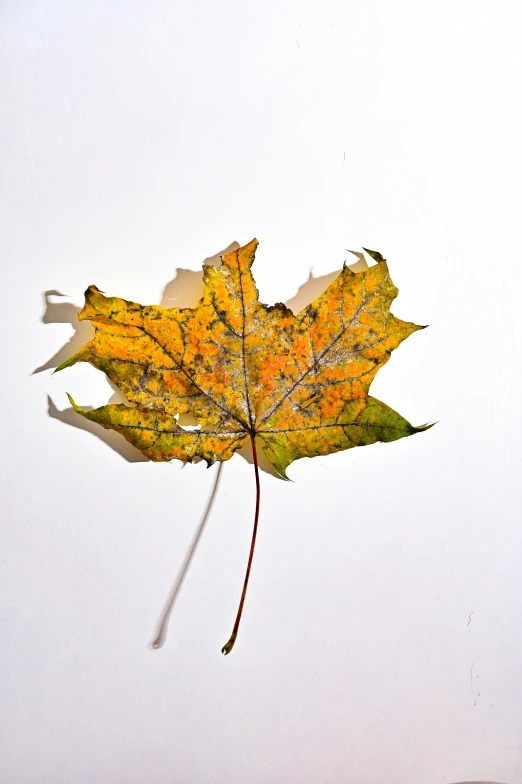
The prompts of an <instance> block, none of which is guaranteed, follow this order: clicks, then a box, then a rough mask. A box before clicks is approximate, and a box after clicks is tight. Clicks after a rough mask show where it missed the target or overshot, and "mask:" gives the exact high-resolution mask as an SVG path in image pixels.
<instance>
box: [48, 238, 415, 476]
mask: <svg viewBox="0 0 522 784" xmlns="http://www.w3.org/2000/svg"><path fill="white" fill-rule="evenodd" d="M257 244H258V243H257V240H252V242H250V243H249V244H248V245H245V247H243V248H240V249H239V250H237V251H234V252H233V253H229V254H228V255H226V256H224V257H223V259H222V264H221V267H220V268H219V269H215V268H214V267H205V268H204V295H203V298H202V299H201V300H200V302H199V303H198V305H197V307H196V308H183V309H181V308H170V309H166V308H162V307H159V306H157V305H148V306H142V305H138V304H137V303H135V302H127V301H126V300H123V299H119V298H118V297H106V296H104V294H102V292H101V291H99V290H98V289H97V288H96V286H90V287H89V288H88V289H87V291H86V294H85V306H84V308H83V310H82V311H81V313H80V316H79V318H80V319H88V320H90V321H91V322H92V324H93V325H94V327H95V329H96V332H95V336H94V338H93V339H92V340H91V341H90V342H89V343H87V344H86V345H85V346H84V347H83V348H82V349H80V351H78V352H77V353H76V354H75V355H74V356H72V357H71V358H70V359H69V360H67V361H66V362H64V363H63V364H62V365H60V366H59V367H58V368H57V370H62V369H63V368H65V367H69V366H71V365H74V364H75V363H76V362H90V363H91V364H92V365H94V366H95V367H97V368H99V369H100V370H102V371H103V372H104V373H106V375H107V376H108V377H109V379H110V380H111V381H112V382H113V383H114V384H116V385H117V386H118V387H119V388H120V389H121V391H122V392H123V393H124V394H125V395H126V397H127V399H128V401H129V402H130V403H131V404H133V406H132V407H131V406H127V405H107V406H102V407H101V408H97V409H95V410H93V411H82V409H80V408H79V407H78V406H76V404H75V403H74V401H73V400H72V398H71V403H72V405H73V406H74V408H75V410H76V411H77V412H78V413H80V414H82V415H83V416H85V417H87V418H88V419H91V420H93V421H95V422H98V423H99V424H101V425H103V427H105V428H112V429H113V430H116V431H118V432H120V433H122V434H123V435H124V436H125V438H126V439H127V440H128V441H130V442H131V443H132V444H133V445H134V446H135V447H137V448H138V449H140V450H141V451H142V452H143V454H145V455H146V456H147V457H149V458H150V459H151V460H155V461H159V460H172V459H174V458H176V459H179V460H183V461H189V462H190V461H192V460H193V459H194V458H196V457H198V458H202V459H204V460H206V462H207V464H208V465H211V464H212V463H214V462H215V461H216V460H228V459H229V458H230V457H231V456H232V455H233V453H234V452H235V451H236V450H237V449H239V448H240V447H241V446H242V445H243V443H244V442H245V440H246V439H252V438H256V437H257V438H258V439H259V440H260V444H261V446H262V448H263V451H264V452H265V455H266V457H267V458H268V460H269V461H270V462H271V464H272V465H273V466H274V468H275V470H276V471H277V472H278V474H279V475H280V476H281V477H283V478H287V477H286V468H287V467H288V466H289V465H290V463H292V462H293V461H294V460H297V459H299V458H302V457H314V456H316V455H326V454H329V453H331V452H338V451H340V450H343V449H349V448H351V447H353V446H362V445H366V444H372V443H375V442H376V441H394V440H396V439H398V438H402V437H404V436H408V435H412V434H413V433H417V432H419V431H421V430H424V429H426V426H422V427H413V426H412V425H410V424H409V422H407V421H406V420H405V419H404V418H403V417H401V416H400V415H399V414H397V413H396V412H395V411H393V410H392V409H391V408H389V407H388V406H386V405H384V404H383V403H381V402H379V401H378V400H376V399H375V398H372V397H369V395H368V390H369V387H370V384H371V382H372V380H373V378H374V376H375V374H376V373H377V371H378V370H379V368H380V367H382V365H384V364H385V362H387V361H388V359H389V357H390V354H391V352H392V351H393V349H395V348H397V346H398V345H399V344H400V343H401V342H402V341H403V340H404V339H405V338H407V337H408V336H409V335H411V334H412V332H415V331H416V330H418V329H423V327H419V326H416V325H415V324H411V323H409V322H406V321H401V320H400V319H398V318H396V317H395V316H393V315H392V314H391V313H390V305H391V303H392V301H393V300H394V299H395V297H396V296H397V293H398V291H397V289H396V288H395V286H394V285H393V283H392V281H391V279H390V276H389V273H388V267H387V264H386V261H385V260H384V259H383V258H382V256H381V255H380V254H379V253H376V252H374V251H368V252H369V253H370V255H371V256H372V257H373V258H374V259H375V260H376V261H377V264H376V265H374V266H372V267H370V268H369V269H367V270H366V271H364V272H358V273H354V272H352V271H351V270H350V269H349V268H348V267H346V266H345V267H344V268H343V270H342V271H341V273H340V274H339V276H338V277H337V278H336V279H335V280H334V281H333V282H332V283H331V284H330V285H329V286H328V288H327V289H326V291H325V292H324V293H323V294H322V295H321V296H320V297H319V298H318V299H316V300H315V301H314V302H312V304H311V305H309V306H308V307H307V308H305V309H304V310H303V311H302V312H301V313H299V314H297V315H294V313H292V311H291V310H289V309H288V308H287V307H285V306H284V305H282V304H277V305H274V306H273V307H268V306H266V305H263V304H261V303H260V302H259V299H258V292H257V289H256V285H255V282H254V279H253V277H252V273H251V267H252V263H253V261H254V256H255V251H256V247H257ZM181 414H191V415H192V416H193V417H194V418H195V419H196V421H197V422H198V426H199V428H198V429H192V430H188V429H185V428H183V427H181V426H180V425H179V424H178V419H179V415H181Z"/></svg>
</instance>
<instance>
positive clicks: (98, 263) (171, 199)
mask: <svg viewBox="0 0 522 784" xmlns="http://www.w3.org/2000/svg"><path fill="white" fill-rule="evenodd" d="M0 22H1V31H0V37H1V41H0V58H1V65H2V79H1V81H2V87H1V105H2V118H1V131H0V149H1V154H2V158H3V161H2V172H3V188H2V196H1V199H2V203H1V212H2V218H3V229H2V232H1V236H2V239H1V245H2V258H3V261H4V265H3V270H4V272H3V275H4V279H3V284H4V285H3V290H4V296H3V303H2V315H3V317H4V319H5V322H4V327H3V336H4V339H5V343H4V348H3V362H2V366H3V376H4V381H3V384H2V395H3V401H4V402H3V410H4V426H3V430H4V439H3V469H2V482H3V484H4V490H3V492H2V498H3V500H4V502H5V503H6V504H7V512H6V513H5V514H4V516H3V524H2V553H3V555H2V559H3V562H2V600H1V601H2V603H1V623H2V633H3V637H4V646H3V650H2V653H1V657H2V664H1V672H2V695H1V696H2V699H1V708H0V710H1V717H0V718H1V725H2V732H1V740H0V752H1V753H0V770H1V775H0V781H1V782H2V783H3V782H6V784H7V783H8V784H26V783H27V784H29V782H31V783H32V782H37V783H38V784H47V783H48V782H49V784H51V782H52V784H59V783H60V782H64V783H65V782H67V783H69V782H75V783H76V782H77V783H78V784H91V782H93V781H96V782H100V783H101V784H105V783H107V784H113V783H114V784H121V783H122V782H125V784H141V783H142V782H148V783H149V782H150V783H151V784H160V783H161V784H164V783H165V782H171V783H172V784H190V783H191V782H192V784H225V783H226V784H245V783H246V782H248V784H277V783H278V782H281V783H283V782H284V784H287V783H289V782H292V784H293V783H294V782H295V783H296V784H316V783H317V784H323V783H324V784H326V782H328V784H344V783H348V784H438V783H439V782H457V781H471V780H475V779H477V780H494V781H499V782H506V783H507V784H519V783H520V782H522V729H521V728H522V708H521V705H522V670H521V665H520V651H521V648H522V617H521V600H520V597H521V580H520V562H521V555H522V553H521V534H520V510H521V493H520V462H521V436H522V427H521V415H520V401H521V391H522V390H521V367H522V361H521V360H522V352H521V339H520V335H521V332H520V301H521V288H520V283H521V275H520V245H521V241H520V214H521V207H522V203H521V202H522V199H521V195H520V194H521V191H520V181H521V177H522V165H521V156H520V139H521V135H522V123H521V116H520V76H521V68H520V66H521V54H520V25H521V22H522V10H521V6H520V4H519V3H516V2H504V3H502V2H501V3H486V2H459V0H452V1H451V2H449V1H448V0H445V1H444V2H439V3H424V2H421V3H419V2H414V1H413V0H411V1H410V2H406V0H396V2H393V3H392V2H385V0H383V1H382V2H372V1H371V0H366V2H362V3H354V2H352V1H351V0H350V2H340V1H339V2H326V3H325V2H321V3H292V2H286V1H285V2H280V1H279V0H278V2H275V0H270V1H269V2H268V3H258V4H253V3H244V2H243V3H241V2H232V1H231V0H226V1H225V2H219V3H211V2H193V3H171V2H168V1H167V0H165V2H157V1H156V2H154V1H153V2H138V0H133V1H132V2H123V0H119V1H115V2H109V3H107V2H101V0H90V2H87V3H70V2H67V1H66V0H62V2H59V1H58V0H55V1H54V2H45V3H38V2H20V1H19V0H11V2H9V1H8V0H6V1H5V2H4V3H3V4H2V8H1V10H0ZM254 236H257V237H258V238H259V240H260V243H261V244H260V247H259V251H258V255H257V259H256V263H255V269H254V272H255V276H256V279H257V281H258V284H259V287H260V292H261V299H262V300H263V301H265V302H268V303H273V302H276V301H285V300H289V299H290V298H292V297H293V296H294V295H295V293H296V291H297V289H298V287H299V286H300V285H301V284H303V283H304V282H305V280H306V279H307V278H308V275H309V272H310V270H311V269H313V274H314V276H321V275H325V274H326V273H328V272H332V271H333V270H335V269H338V268H339V267H340V265H341V262H342V260H343V259H344V258H345V257H346V255H347V254H346V252H345V250H344V249H345V248H355V249H356V250H357V249H359V248H360V246H362V245H365V246H367V247H370V248H375V249H377V250H380V251H381V252H382V253H383V254H384V255H385V256H386V258H387V259H388V261H389V263H390V269H391V273H392V277H393V279H394V281H395V283H396V284H397V286H398V287H399V289H400V295H399V298H398V299H397V300H396V302H395V304H394V312H395V313H396V314H397V315H398V316H400V317H403V318H405V319H407V320H412V321H415V322H417V323H421V324H422V323H429V324H430V325H431V326H430V329H428V330H426V331H424V332H422V333H419V334H417V335H414V336H412V337H411V338H410V339H409V340H408V341H407V342H406V343H405V344H404V345H403V346H402V347H401V348H399V349H398V351H397V352H395V354H394V355H393V357H392V359H391V361H390V363H389V364H388V365H387V366H386V367H385V368H384V369H382V370H381V372H380V373H379V375H378V377H377V379H376V381H375V383H374V385H373V387H372V391H373V393H374V394H375V395H376V396H377V397H379V398H380V399H382V400H383V401H384V402H386V403H388V404H389V405H391V406H393V407H394V408H396V409H397V410H398V411H399V412H400V413H401V414H403V415H404V416H406V417H407V418H408V419H410V421H411V422H413V423H414V424H420V423H423V422H426V421H429V420H439V424H438V425H437V426H436V427H435V428H434V429H432V430H430V431H429V432H428V433H425V434H422V435H419V436H415V437H414V438H410V439H404V440H402V441H399V442H397V443H393V444H388V445H376V446H372V447H366V448H362V449H354V450H352V451H349V452H345V453H341V454H337V455H333V456H330V457H328V458H325V459H315V460H313V461H311V460H303V461H301V462H300V463H297V464H295V465H294V466H293V467H292V468H291V469H290V474H291V476H292V477H293V479H294V480H295V483H293V484H290V483H284V482H281V481H279V480H276V479H274V478H273V477H271V476H268V475H267V474H263V475H262V491H263V499H262V512H261V523H260V536H259V539H258V548H257V552H256V556H255V561H254V568H253V573H252V580H251V585H250V591H249V595H248V598H247V603H246V607H245V613H244V617H243V623H242V628H241V631H240V636H239V640H238V643H237V646H236V648H235V650H234V652H233V653H232V655H231V656H229V657H227V658H223V656H222V655H221V653H220V647H221V645H222V644H223V643H224V642H225V641H226V639H227V638H228V635H229V633H230V630H231V626H232V622H233V619H234V615H235V611H236V607H237V602H238V599H239V593H240V589H241V584H242V580H243V574H244V568H245V564H246V558H247V553H248V546H249V541H250V534H251V524H252V517H253V504H254V477H253V471H252V468H251V466H249V465H248V464H247V463H246V462H245V461H244V460H243V459H242V458H241V457H237V456H236V457H235V458H234V459H233V460H232V461H231V462H230V463H228V464H226V466H225V467H224V471H223V482H222V485H221V488H220V491H219V495H218V498H217V501H216V505H215V508H214V511H213V513H212V517H211V519H210V521H209V524H208V527H207V530H206V531H205V533H204V536H203V539H202V543H201V547H200V548H199V550H198V552H197V554H196V557H195V560H194V563H193V566H192V568H191V570H190V573H189V575H188V578H187V580H186V582H185V585H184V587H183V590H182V591H181V594H180V597H179V601H178V603H177V605H176V607H175V610H174V613H173V616H172V620H171V624H170V633H169V638H168V641H167V644H166V646H165V647H164V648H162V649H161V650H160V651H158V652H152V651H151V650H149V649H148V647H147V645H148V642H149V641H150V640H151V638H152V636H153V631H154V627H155V625H156V622H157V619H158V617H159V614H160V612H161V608H162V606H163V603H164V601H165V599H166V597H167V594H168V592H169V590H170V586H171V584H172V581H173V579H174V578H175V575H176V573H177V570H178V569H179V566H180V565H181V563H182V561H183V559H184V557H185V554H186V550H187V547H188V545H189V543H190V540H191V538H192V536H193V533H194V531H195V529H196V527H197V523H198V520H199V517H200V515H201V512H202V509H203V507H204V505H205V502H206V498H207V495H208V493H209V491H210V488H211V485H212V481H213V477H214V474H213V471H215V470H216V469H213V470H212V471H209V472H207V471H206V470H205V468H204V466H202V465H199V466H193V467H191V466H188V467H187V468H184V469H181V468H180V467H179V464H171V465H155V464H151V463H144V462H134V463H132V462H128V461H126V460H125V459H124V458H123V457H122V456H121V455H120V454H119V453H118V452H117V451H114V449H112V448H111V447H110V446H108V445H107V444H106V443H104V442H103V441H101V440H100V439H99V438H97V437H95V436H94V435H92V434H89V433H87V432H85V431H83V430H80V429H77V428H75V427H71V426H67V425H66V424H64V423H63V422H61V421H60V420H59V419H56V418H52V417H48V416H47V400H46V395H47V394H50V395H51V398H52V400H53V401H54V405H55V406H56V408H57V409H58V410H63V409H65V408H67V406H68V403H67V400H66V396H65V390H67V391H69V392H71V393H72V394H73V395H74V396H75V398H76V400H77V401H78V402H79V403H80V404H84V405H89V404H90V405H100V404H103V403H104V402H106V401H107V400H108V399H109V398H110V396H111V395H112V390H111V389H110V388H109V386H108V384H107V383H106V381H105V379H104V377H103V375H101V374H100V373H98V372H97V371H95V370H94V369H93V368H91V367H90V366H78V367H75V368H73V369H70V370H67V371H65V372H63V373H60V374H58V375H56V376H55V377H54V378H52V377H51V374H50V371H49V370H47V371H45V372H41V373H38V374H35V375H30V374H31V372H32V371H33V369H35V368H37V367H39V366H41V365H43V364H45V363H46V362H47V360H48V359H49V358H50V357H52V356H53V355H54V354H55V352H57V351H58V350H59V349H60V348H61V347H62V346H63V344H64V343H66V342H67V340H68V339H69V338H70V337H71V335H72V332H73V328H72V327H71V326H70V325H68V324H67V323H61V324H53V323H50V324H47V325H44V324H42V323H41V321H40V318H41V316H42V315H43V313H44V306H43V300H42V292H43V291H46V290H58V291H60V292H62V293H64V294H67V295H69V297H70V299H60V298H54V301H55V302H59V301H61V302H72V303H76V304H77V305H80V304H81V303H82V300H83V297H82V294H83V291H84V289H85V288H86V286H87V285H88V284H90V283H96V284H97V285H98V286H99V287H100V288H101V289H102V290H104V291H105V292H107V293H108V294H117V295H119V296H123V297H126V298H128V299H134V300H137V301H139V302H143V303H150V302H159V301H160V299H161V295H162V291H163V289H164V287H165V285H166V284H167V283H168V282H169V281H172V279H173V277H174V275H175V271H176V268H184V269H190V270H198V269H200V267H201V262H202V261H203V259H204V258H206V257H208V256H212V255H214V254H216V253H217V252H219V251H220V250H222V249H223V248H225V247H226V246H227V245H229V243H231V242H232V241H239V242H240V243H241V244H244V243H246V242H248V241H249V240H251V239H252V237H254ZM183 275H184V276H185V278H187V280H188V279H189V278H190V275H188V273H182V274H181V277H183ZM180 279H181V278H180ZM51 299H53V298H51ZM60 313H61V314H62V315H61V316H60ZM69 313H70V311H64V310H63V309H62V310H60V309H59V308H58V309H56V308H54V309H53V308H51V309H50V311H48V317H47V320H49V319H51V321H52V319H53V318H64V319H67V316H68V314H69ZM53 314H54V315H53ZM73 315H74V312H73Z"/></svg>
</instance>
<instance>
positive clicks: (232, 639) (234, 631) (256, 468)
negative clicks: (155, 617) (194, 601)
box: [221, 435, 261, 656]
mask: <svg viewBox="0 0 522 784" xmlns="http://www.w3.org/2000/svg"><path fill="white" fill-rule="evenodd" d="M251 439H252V455H253V458H254V471H255V475H256V514H255V517H254V530H253V531H252V543H251V545H250V554H249V556H248V564H247V568H246V574H245V582H244V583H243V591H242V593H241V599H240V602H239V608H238V611H237V615H236V621H235V623H234V628H233V629H232V634H231V635H230V639H229V641H228V642H227V643H225V645H223V647H222V648H221V653H223V654H224V655H225V656H226V655H227V653H230V651H231V650H232V648H233V647H234V643H235V641H236V639H237V632H238V629H239V622H240V621H241V614H242V612H243V605H244V603H245V596H246V591H247V586H248V579H249V577H250V569H251V567H252V558H253V557H254V548H255V546H256V536H257V524H258V521H259V504H260V501H261V485H260V483H259V465H258V462H257V449H256V437H255V435H252V436H251Z"/></svg>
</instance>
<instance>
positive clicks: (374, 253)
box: [363, 248, 386, 264]
mask: <svg viewBox="0 0 522 784" xmlns="http://www.w3.org/2000/svg"><path fill="white" fill-rule="evenodd" d="M363 250H364V251H366V253H367V254H368V255H369V256H371V257H372V259H374V261H376V262H377V263H378V264H380V263H382V262H384V261H386V259H385V258H384V256H383V255H382V254H381V253H379V251H378V250H370V249H369V248H363Z"/></svg>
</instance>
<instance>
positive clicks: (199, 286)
mask: <svg viewBox="0 0 522 784" xmlns="http://www.w3.org/2000/svg"><path fill="white" fill-rule="evenodd" d="M239 247H240V245H239V243H238V242H236V241H234V242H231V243H230V244H229V245H228V246H227V247H226V248H224V249H223V250H221V251H219V252H218V253H215V254H214V255H213V256H207V257H206V258H205V259H203V262H202V265H201V269H200V270H191V269H187V268H185V267H178V268H177V269H176V270H175V273H174V277H173V278H172V280H170V281H169V282H168V283H167V284H166V285H165V287H164V289H163V292H162V294H161V298H160V305H161V306H162V307H164V308H173V307H178V308H194V307H196V305H197V304H198V302H199V300H200V299H201V297H202V296H203V267H205V266H213V267H219V266H220V264H221V257H222V256H224V255H225V254H226V253H232V252H233V251H234V250H237V249H238V248H239ZM349 252H350V253H353V254H354V255H355V256H357V259H358V260H357V261H356V262H355V263H353V264H350V265H348V266H349V268H350V269H351V270H352V271H353V272H359V271H361V270H364V269H367V268H368V264H367V263H366V260H365V258H364V255H363V254H362V253H358V252H356V251H349ZM338 274H339V270H334V271H333V272H330V273H328V274H326V275H319V276H317V277H314V275H313V270H310V272H309V275H308V279H307V280H306V281H305V282H304V283H303V284H302V285H301V286H299V288H298V290H297V292H296V294H295V295H294V296H293V297H291V298H290V299H289V300H288V301H287V302H286V305H287V307H289V308H290V309H291V310H292V311H293V312H294V313H296V314H297V313H299V312H300V311H301V310H303V308H305V307H306V306H307V305H309V304H310V303H311V302H313V301H314V300H315V299H317V297H319V296H320V295H321V294H322V293H323V292H324V291H325V289H326V288H327V286H328V285H329V284H330V283H331V282H332V281H333V280H334V279H335V278H336V277H337V275H338ZM42 295H43V299H44V312H43V315H42V317H41V322H42V323H43V324H70V325H71V326H72V328H73V330H74V332H73V335H72V336H71V337H70V338H69V340H68V341H67V343H65V344H64V345H63V346H62V347H61V348H60V349H59V350H58V351H57V352H56V353H55V354H54V355H53V356H52V357H50V358H49V359H48V360H47V361H46V362H44V363H43V364H42V365H40V366H39V367H37V368H35V369H34V370H33V371H32V374H31V375H35V374H37V373H41V372H43V371H45V370H54V368H56V367H58V365H59V364H60V363H62V362H64V361H65V360H66V359H68V358H69V357H70V356H71V355H72V354H74V353H75V352H76V351H78V350H79V349H80V348H81V347H82V346H83V345H84V344H85V343H87V342H88V341H89V340H91V338H92V337H93V335H94V328H93V327H92V326H91V324H90V322H88V321H78V314H79V313H80V311H81V308H80V307H79V306H78V305H74V304H72V303H70V302H55V301H54V298H56V297H65V296H67V295H65V294H62V293H61V292H60V291H58V290H56V289H49V290H47V291H44V292H43V293H42ZM107 381H108V383H109V384H110V386H111V387H112V390H113V394H112V396H111V398H110V399H109V401H108V402H109V403H125V404H126V405H129V401H128V400H127V398H126V397H125V396H124V395H123V393H122V392H120V390H119V389H118V387H116V386H115V385H114V384H113V383H112V382H111V381H109V380H108V379H107ZM47 406H48V407H47V413H48V416H49V417H51V418H52V419H57V420H59V421H60V422H62V423H63V424H65V425H69V426H70V427H75V428H77V429H79V430H84V431H86V432H88V433H90V434H91V435H93V436H95V437H97V438H99V439H100V441H103V442H104V443H105V444H106V445H107V446H109V447H110V448H111V449H113V450H114V451H115V452H117V453H118V454H119V455H120V456H121V457H123V458H124V459H125V460H127V462H129V463H148V462H149V459H148V458H147V457H145V455H143V454H142V453H141V452H140V451H139V450H138V449H136V448H135V447H133V446H132V445H131V444H129V442H128V441H126V440H125V438H124V437H123V436H122V435H121V434H120V433H117V432H116V431H114V430H105V428H102V427H100V426H99V425H98V424H96V423H95V422H90V421H89V420H88V419H85V418H84V417H82V416H79V415H78V414H76V412H75V411H74V410H73V409H72V408H71V407H69V408H65V409H62V410H60V409H59V408H58V407H57V406H56V404H55V403H54V401H53V400H52V399H51V397H50V396H47ZM82 407H83V408H84V409H85V410H86V411H89V410H92V408H93V406H85V405H84V406H82ZM185 420H186V421H185ZM180 424H181V425H195V424H197V423H196V421H195V420H193V419H192V418H191V417H184V418H183V420H181V419H180ZM237 454H238V455H240V456H241V457H242V458H243V459H244V460H246V461H247V463H249V464H251V465H252V464H253V456H252V446H251V444H250V442H248V443H247V444H245V445H244V446H243V447H242V448H241V449H240V450H238V452H237ZM259 468H260V470H261V471H263V472H264V473H266V474H271V475H272V476H275V477H278V478H279V476H278V474H277V472H276V471H274V469H273V467H272V465H271V464H270V463H269V461H268V460H267V459H266V457H265V456H264V454H263V451H262V449H261V450H260V452H259Z"/></svg>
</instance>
